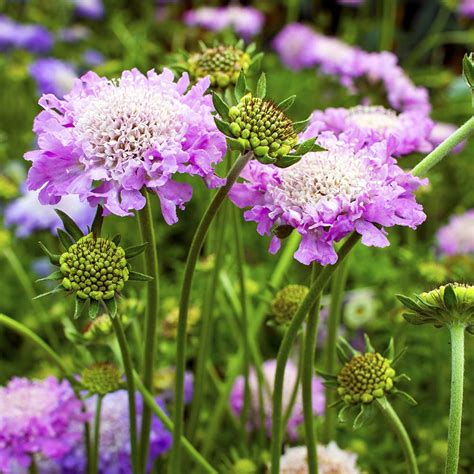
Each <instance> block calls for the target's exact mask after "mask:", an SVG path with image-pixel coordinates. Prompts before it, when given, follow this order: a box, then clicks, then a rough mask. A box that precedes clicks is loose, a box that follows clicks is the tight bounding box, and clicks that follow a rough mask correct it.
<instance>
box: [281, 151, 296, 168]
mask: <svg viewBox="0 0 474 474" xmlns="http://www.w3.org/2000/svg"><path fill="white" fill-rule="evenodd" d="M301 158H302V157H301V155H297V154H296V153H295V154H293V155H285V156H284V157H283V158H280V159H279V160H277V162H276V163H275V166H277V167H278V168H288V167H290V166H292V165H294V164H295V163H298V161H300V160H301Z"/></svg>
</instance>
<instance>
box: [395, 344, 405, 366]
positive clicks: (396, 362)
mask: <svg viewBox="0 0 474 474" xmlns="http://www.w3.org/2000/svg"><path fill="white" fill-rule="evenodd" d="M407 350H408V348H407V347H404V348H403V349H402V350H401V351H400V352H399V353H398V354H396V355H395V357H394V358H393V360H392V367H393V368H395V367H396V366H397V365H398V364H399V363H400V361H401V360H402V358H403V356H404V355H405V353H406V351H407Z"/></svg>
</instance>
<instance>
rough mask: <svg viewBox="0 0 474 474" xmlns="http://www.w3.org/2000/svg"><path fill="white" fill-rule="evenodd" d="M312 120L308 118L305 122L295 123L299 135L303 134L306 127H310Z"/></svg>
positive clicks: (294, 126)
mask: <svg viewBox="0 0 474 474" xmlns="http://www.w3.org/2000/svg"><path fill="white" fill-rule="evenodd" d="M310 119H311V117H308V118H307V119H305V120H300V121H299V122H294V123H293V128H294V129H295V131H296V132H297V133H299V132H302V131H303V130H304V129H305V128H306V125H308V123H309V121H310Z"/></svg>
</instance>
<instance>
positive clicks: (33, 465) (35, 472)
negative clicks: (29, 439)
mask: <svg viewBox="0 0 474 474" xmlns="http://www.w3.org/2000/svg"><path fill="white" fill-rule="evenodd" d="M28 471H29V473H30V474H39V471H38V465H37V464H36V460H35V456H34V454H32V455H31V464H30V468H29V469H28Z"/></svg>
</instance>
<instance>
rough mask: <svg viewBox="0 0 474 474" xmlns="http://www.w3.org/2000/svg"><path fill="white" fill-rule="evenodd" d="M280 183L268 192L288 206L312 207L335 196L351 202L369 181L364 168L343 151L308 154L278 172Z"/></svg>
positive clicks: (355, 158)
mask: <svg viewBox="0 0 474 474" xmlns="http://www.w3.org/2000/svg"><path fill="white" fill-rule="evenodd" d="M280 176H281V179H282V183H281V185H279V186H273V187H271V188H270V192H273V193H276V194H277V196H281V197H283V198H286V200H287V202H288V203H289V204H290V205H295V206H300V207H306V206H314V205H316V204H317V203H318V202H319V201H321V200H322V199H332V198H335V197H337V196H340V197H344V198H346V199H347V200H349V201H352V200H354V199H355V198H356V197H357V196H358V195H359V194H360V193H361V192H362V191H363V190H364V189H365V188H366V186H367V183H368V181H369V176H368V170H367V166H366V164H365V163H364V162H363V161H362V160H361V159H359V158H357V157H356V156H355V155H354V154H353V153H351V152H350V151H349V150H347V149H346V148H343V147H334V148H332V149H331V150H328V151H323V152H319V153H308V154H307V155H304V156H303V157H302V158H301V160H300V161H299V162H298V163H296V164H295V165H293V166H290V167H289V168H285V169H283V170H282V172H281V175H280Z"/></svg>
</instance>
